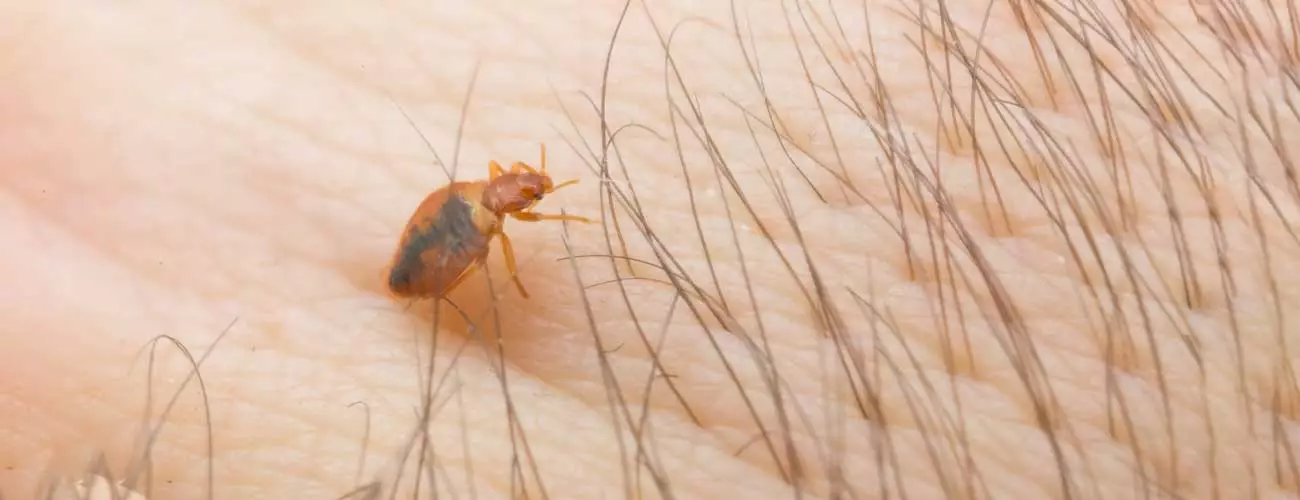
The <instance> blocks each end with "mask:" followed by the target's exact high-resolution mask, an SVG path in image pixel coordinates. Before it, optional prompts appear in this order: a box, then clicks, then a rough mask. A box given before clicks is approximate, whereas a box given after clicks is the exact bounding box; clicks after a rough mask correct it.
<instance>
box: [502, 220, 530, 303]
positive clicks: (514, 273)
mask: <svg viewBox="0 0 1300 500" xmlns="http://www.w3.org/2000/svg"><path fill="white" fill-rule="evenodd" d="M497 236H500V237H501V253H502V254H504V255H505V258H506V270H507V271H509V272H510V279H512V280H514V282H515V286H516V287H517V288H519V295H523V296H524V298H525V299H526V298H528V292H527V291H525V290H524V282H523V281H520V280H519V270H518V269H516V268H515V249H514V247H513V246H512V245H511V244H510V237H509V236H506V233H505V232H504V231H501V230H497Z"/></svg>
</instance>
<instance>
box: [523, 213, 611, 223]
mask: <svg viewBox="0 0 1300 500" xmlns="http://www.w3.org/2000/svg"><path fill="white" fill-rule="evenodd" d="M510 216H511V217H514V218H516V219H519V220H521V221H525V222H540V221H544V220H571V221H576V222H586V223H592V222H596V221H594V220H591V219H588V218H586V217H583V216H581V215H559V214H539V213H537V212H511V213H510Z"/></svg>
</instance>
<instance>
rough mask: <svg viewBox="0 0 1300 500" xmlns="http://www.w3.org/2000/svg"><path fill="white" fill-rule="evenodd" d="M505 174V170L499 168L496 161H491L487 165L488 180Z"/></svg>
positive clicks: (499, 165)
mask: <svg viewBox="0 0 1300 500" xmlns="http://www.w3.org/2000/svg"><path fill="white" fill-rule="evenodd" d="M505 173H506V170H505V169H504V168H501V164H500V163H497V161H496V160H492V161H491V162H489V163H488V180H493V179H496V178H497V177H501V175H502V174H505Z"/></svg>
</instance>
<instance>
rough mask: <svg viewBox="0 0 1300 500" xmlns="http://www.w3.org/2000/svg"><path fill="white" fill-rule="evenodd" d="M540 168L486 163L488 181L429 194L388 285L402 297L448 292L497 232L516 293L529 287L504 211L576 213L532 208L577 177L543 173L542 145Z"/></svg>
mask: <svg viewBox="0 0 1300 500" xmlns="http://www.w3.org/2000/svg"><path fill="white" fill-rule="evenodd" d="M541 161H542V162H541V167H540V168H539V169H533V168H532V167H530V166H528V165H527V164H525V163H522V162H516V163H515V164H513V165H511V166H510V170H508V171H507V170H505V169H503V168H501V165H500V164H498V163H497V162H495V161H493V162H491V163H489V164H488V180H485V181H484V180H478V181H462V182H453V183H451V184H448V185H446V186H444V187H443V188H442V189H439V190H437V191H434V192H433V193H430V194H429V196H428V197H426V198H425V199H424V201H423V202H421V203H420V206H419V207H418V208H417V209H416V210H415V213H414V214H412V215H411V219H410V221H409V222H408V223H407V224H406V229H405V231H404V232H403V234H402V238H401V241H400V242H399V243H398V245H397V252H396V254H395V255H394V256H393V262H392V267H391V268H390V270H389V273H388V288H389V290H391V291H392V292H393V294H395V295H397V296H400V297H438V298H441V297H443V296H445V295H446V294H448V293H450V292H451V291H452V290H453V289H455V288H456V286H457V285H459V284H460V283H461V282H463V281H465V278H467V277H469V276H470V275H471V274H473V271H474V270H475V269H477V268H478V267H479V266H481V265H483V264H484V262H485V261H486V260H487V256H488V244H489V243H491V242H492V238H493V237H497V236H500V237H501V250H502V252H504V254H505V260H506V268H507V269H508V270H509V271H510V276H511V278H512V279H513V280H514V282H515V285H516V286H517V287H518V288H519V293H520V294H521V295H523V296H524V297H525V298H526V297H528V292H527V291H525V290H524V284H523V282H521V281H520V280H519V275H518V272H517V270H516V268H515V254H514V248H513V246H512V245H511V243H510V237H509V236H506V234H505V232H504V231H503V228H504V226H505V219H506V217H507V216H509V217H512V218H515V219H518V220H522V221H528V222H538V221H544V220H572V221H578V222H592V221H591V220H590V219H587V218H586V217H580V216H576V215H552V214H540V213H537V212H533V211H531V209H532V208H533V206H534V205H536V204H537V202H539V201H541V200H542V198H543V197H544V196H546V195H548V194H550V193H553V192H555V191H556V190H558V189H560V188H562V187H565V186H568V185H572V184H576V183H577V182H578V181H577V180H571V181H567V182H562V183H560V184H558V185H557V184H554V183H552V181H551V177H550V176H549V175H547V174H546V145H545V144H543V145H542V160H541Z"/></svg>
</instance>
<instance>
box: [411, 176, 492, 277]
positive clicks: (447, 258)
mask: <svg viewBox="0 0 1300 500" xmlns="http://www.w3.org/2000/svg"><path fill="white" fill-rule="evenodd" d="M487 253H488V237H487V236H486V235H484V234H482V233H480V232H479V230H478V228H477V227H475V225H474V209H473V208H472V207H471V206H470V204H469V202H468V201H466V200H465V198H463V197H461V195H460V194H459V193H453V194H452V195H451V196H448V197H447V201H446V202H445V203H443V205H442V208H441V209H440V210H439V211H438V216H437V218H436V219H434V221H433V223H432V224H427V225H425V224H413V225H412V227H411V229H410V230H409V231H408V232H407V234H406V236H405V238H404V239H403V244H402V248H401V250H400V252H399V255H398V258H397V259H396V263H394V265H393V268H392V270H390V271H389V273H388V286H389V288H391V289H392V290H393V291H395V292H399V293H407V294H420V295H424V294H430V293H436V294H440V293H442V291H443V288H445V287H446V286H447V285H448V284H450V283H451V282H452V281H453V280H455V279H456V278H457V277H458V276H460V274H461V272H463V271H464V270H465V269H466V268H467V267H469V266H470V265H471V264H473V263H474V262H475V261H477V260H480V259H483V258H485V257H487ZM429 257H433V258H432V259H429Z"/></svg>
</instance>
